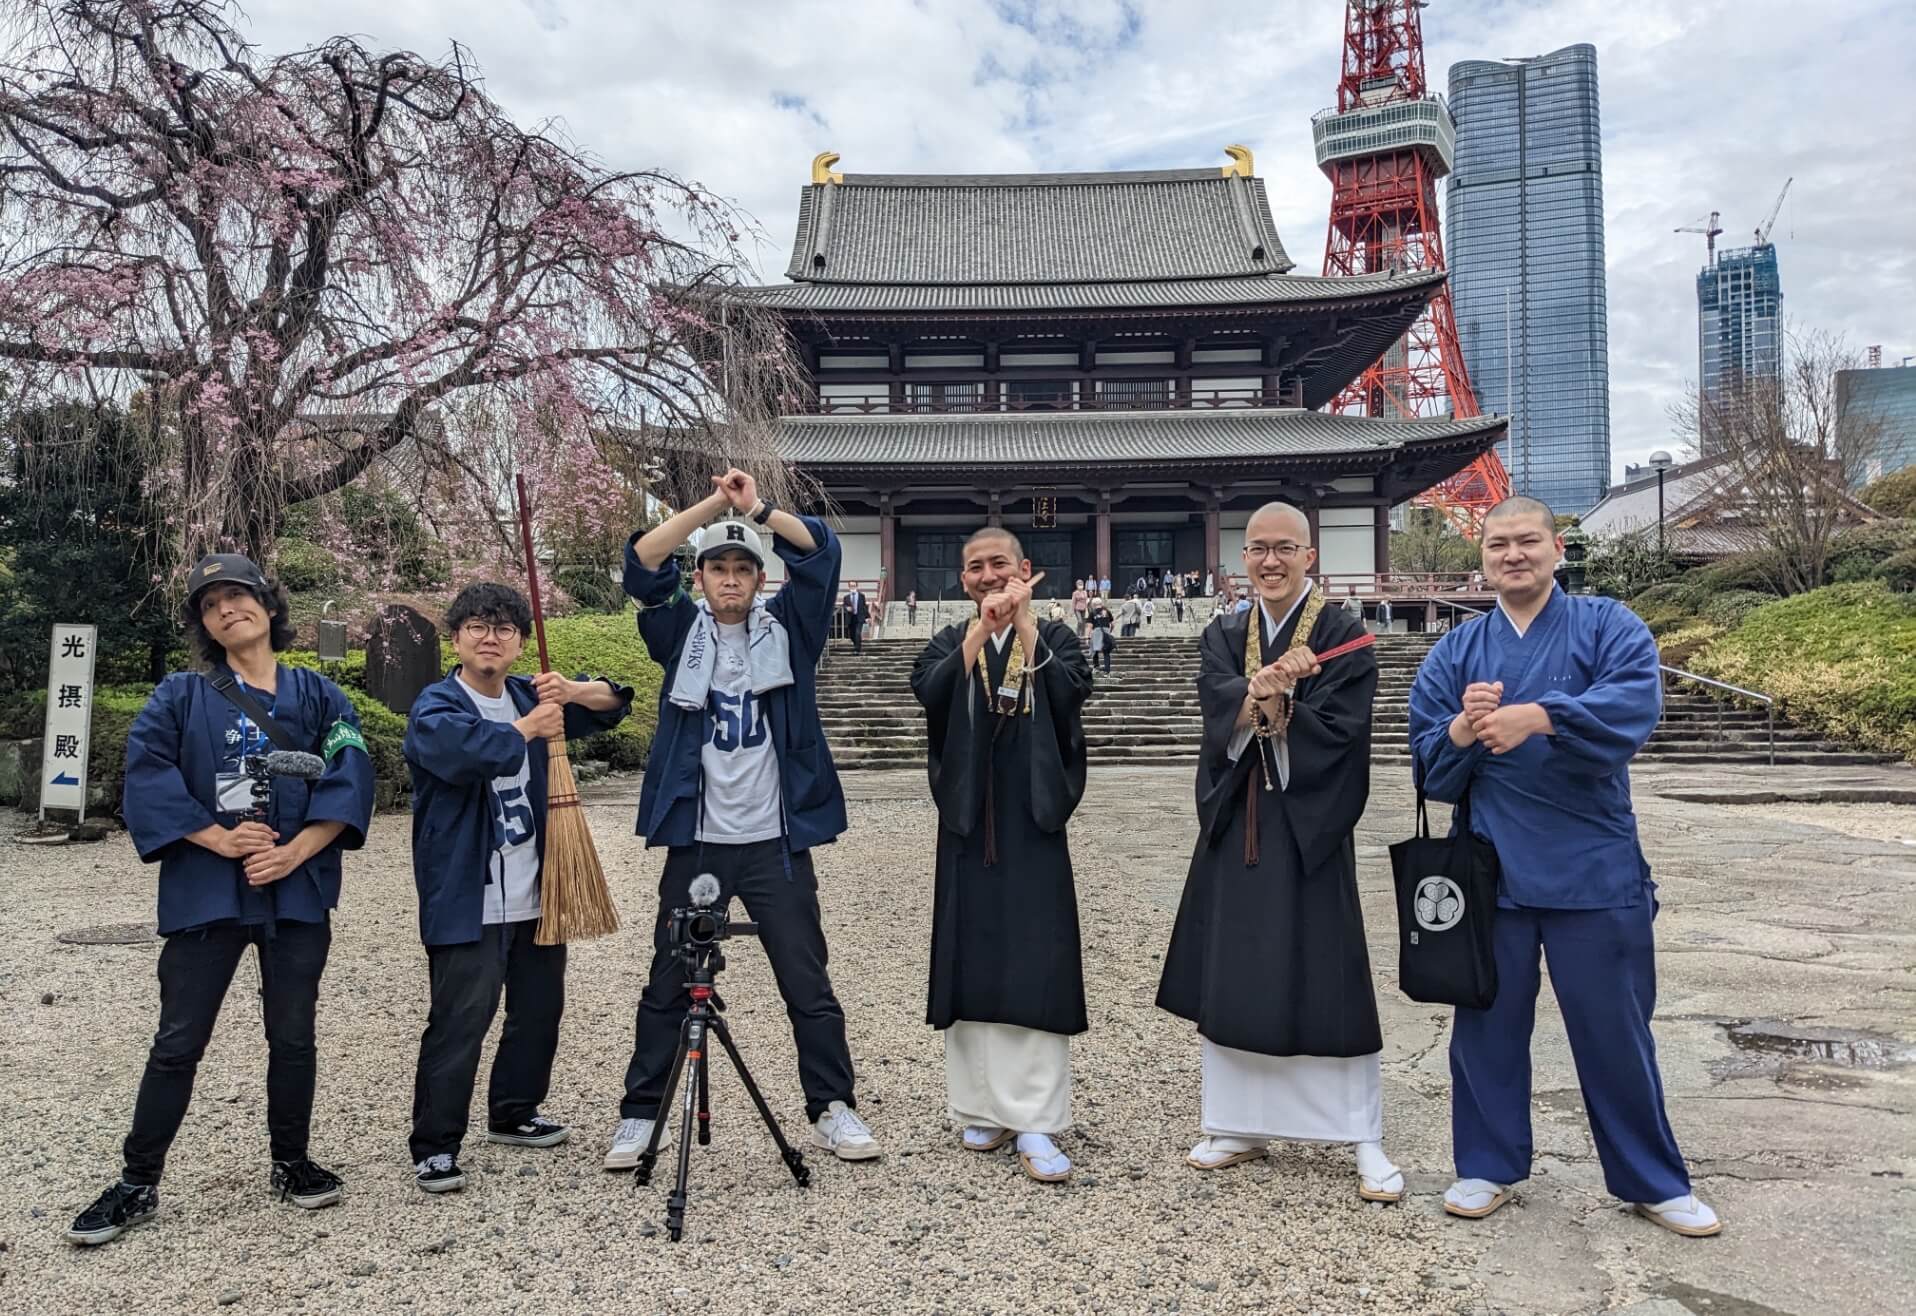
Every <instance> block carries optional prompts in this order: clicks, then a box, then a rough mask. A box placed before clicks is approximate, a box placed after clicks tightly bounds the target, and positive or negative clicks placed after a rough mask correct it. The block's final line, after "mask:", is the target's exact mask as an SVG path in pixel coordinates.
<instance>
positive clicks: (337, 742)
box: [319, 717, 371, 763]
mask: <svg viewBox="0 0 1916 1316" xmlns="http://www.w3.org/2000/svg"><path fill="white" fill-rule="evenodd" d="M349 745H350V746H351V747H352V748H354V749H356V750H358V751H359V752H360V753H361V754H365V755H367V756H368V757H371V751H370V750H368V749H367V748H366V740H365V737H363V736H361V735H360V734H359V728H358V727H356V726H354V725H353V724H352V723H351V722H348V721H347V720H346V719H345V718H343V717H342V718H341V719H339V721H337V722H335V723H333V727H332V730H330V731H328V732H327V733H326V740H325V742H324V743H323V744H321V745H320V747H319V748H320V753H321V754H322V755H323V756H324V757H325V759H326V761H327V762H328V763H331V762H332V761H333V755H335V754H337V753H339V751H340V750H342V749H345V748H346V747H347V746H349Z"/></svg>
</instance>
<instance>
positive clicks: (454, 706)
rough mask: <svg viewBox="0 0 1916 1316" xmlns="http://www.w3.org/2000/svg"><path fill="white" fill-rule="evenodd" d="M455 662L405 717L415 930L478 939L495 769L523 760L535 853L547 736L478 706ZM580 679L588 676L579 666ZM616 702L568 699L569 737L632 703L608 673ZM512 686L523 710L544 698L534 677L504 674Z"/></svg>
mask: <svg viewBox="0 0 1916 1316" xmlns="http://www.w3.org/2000/svg"><path fill="white" fill-rule="evenodd" d="M458 678H459V668H457V667H454V668H453V669H452V672H451V674H449V675H448V676H446V677H445V679H444V680H441V681H436V682H434V683H433V684H432V685H429V686H427V687H426V688H425V689H424V690H421V691H420V692H419V698H418V699H416V700H415V701H413V706H412V714H411V716H410V717H409V718H408V720H407V723H406V766H407V767H408V768H409V769H410V770H411V773H412V880H413V885H414V886H416V887H417V888H418V889H419V939H420V940H421V941H422V942H424V943H425V944H426V945H428V946H456V945H460V944H463V943H465V942H470V941H477V940H479V937H480V934H481V932H482V931H483V929H484V926H485V913H486V911H485V904H486V881H487V879H488V877H489V876H490V874H491V869H492V855H493V851H495V850H497V849H498V848H499V844H500V841H499V832H500V828H501V825H502V824H501V820H500V818H499V816H498V814H497V812H496V811H495V810H494V809H493V801H492V779H493V778H494V777H504V776H508V775H514V774H517V772H518V771H519V764H520V763H521V762H524V763H525V764H526V772H527V776H528V777H529V779H530V780H529V781H528V782H527V790H526V795H527V798H528V799H529V800H530V801H531V802H532V805H533V809H532V820H533V832H534V835H535V836H536V837H537V839H538V854H539V862H540V864H541V866H542V869H541V871H542V872H543V865H544V863H545V853H546V758H547V754H546V742H545V741H543V740H540V741H528V740H527V739H526V738H525V737H524V736H521V735H520V734H519V729H518V728H517V727H515V726H513V725H512V723H510V722H494V721H492V720H490V719H489V718H487V717H486V715H485V714H483V713H481V712H480V711H479V706H478V705H477V704H475V703H473V702H472V696H471V695H469V694H467V693H466V688H465V686H463V685H461V684H460V682H459V679H458ZM574 679H575V680H580V681H583V680H585V679H586V678H585V676H584V674H583V673H581V674H580V675H579V676H578V677H576V678H574ZM606 684H608V685H610V686H612V688H613V690H614V691H616V692H617V693H618V695H619V706H618V707H617V708H615V709H612V710H611V711H610V712H605V713H601V712H598V711H596V710H594V709H590V708H585V707H582V706H580V705H578V704H567V705H566V706H565V734H566V739H567V740H579V739H583V738H585V737H586V736H592V735H597V734H598V733H599V732H601V731H610V730H611V729H612V728H613V727H615V726H617V725H618V724H619V723H620V721H622V720H623V719H624V717H625V715H626V712H627V711H628V710H629V709H630V708H631V707H632V690H631V688H630V687H628V686H621V685H618V684H615V683H613V682H610V681H608V682H606ZM506 693H507V694H508V695H510V696H512V706H513V707H514V708H516V709H518V710H519V713H520V715H521V716H524V715H525V714H527V713H529V712H531V711H532V709H533V706H534V705H535V704H537V703H538V702H539V696H538V694H537V693H536V692H535V691H534V690H533V688H532V682H531V681H529V680H527V679H526V678H525V677H523V676H508V677H507V678H506Z"/></svg>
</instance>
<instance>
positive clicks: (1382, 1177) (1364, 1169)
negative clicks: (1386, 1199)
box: [1357, 1142, 1404, 1193]
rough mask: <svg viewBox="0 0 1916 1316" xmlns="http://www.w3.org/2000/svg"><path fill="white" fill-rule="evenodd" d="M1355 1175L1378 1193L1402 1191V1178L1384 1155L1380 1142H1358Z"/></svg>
mask: <svg viewBox="0 0 1916 1316" xmlns="http://www.w3.org/2000/svg"><path fill="white" fill-rule="evenodd" d="M1357 1174H1358V1177H1359V1178H1361V1179H1363V1180H1364V1182H1365V1183H1367V1184H1369V1185H1370V1186H1371V1187H1372V1188H1373V1189H1375V1190H1377V1191H1379V1192H1386V1193H1399V1192H1402V1191H1403V1190H1404V1176H1403V1172H1402V1171H1400V1170H1399V1169H1398V1168H1397V1167H1396V1166H1395V1165H1393V1164H1392V1163H1391V1159H1390V1157H1388V1156H1386V1155H1384V1144H1383V1143H1381V1142H1360V1143H1358V1144H1357Z"/></svg>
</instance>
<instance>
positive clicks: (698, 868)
mask: <svg viewBox="0 0 1916 1316" xmlns="http://www.w3.org/2000/svg"><path fill="white" fill-rule="evenodd" d="M712 484H713V488H714V492H713V493H712V495H711V496H710V497H708V498H706V499H704V500H703V501H702V502H699V503H697V504H695V505H693V506H691V507H688V508H686V509H685V510H684V511H683V512H680V513H679V514H678V515H677V516H674V517H672V518H670V519H669V520H667V521H665V522H663V523H661V524H659V525H657V526H655V527H653V528H652V529H651V530H648V531H646V532H645V533H644V534H643V535H635V536H634V537H633V539H632V542H631V543H630V544H628V545H627V546H626V550H625V592H626V593H627V594H630V595H631V596H632V597H633V598H634V599H635V600H637V602H638V605H639V634H640V636H641V637H642V638H643V639H644V640H645V646H646V649H647V650H648V651H649V652H650V653H651V655H652V660H653V661H654V662H656V663H658V664H659V666H660V668H661V669H663V671H664V672H665V674H666V676H665V680H664V681H662V682H661V686H660V691H659V719H658V730H657V732H656V733H655V735H654V736H653V739H652V753H651V757H650V759H649V761H648V763H647V766H646V773H645V781H644V784H643V785H642V786H641V787H640V790H639V821H638V831H639V834H640V835H642V836H644V837H645V841H646V845H647V846H661V845H662V846H665V847H667V851H666V860H665V872H664V874H663V876H662V877H661V878H660V880H659V914H658V918H657V919H656V921H655V923H654V926H653V947H654V952H655V953H654V955H653V958H652V971H651V974H650V976H649V978H648V980H647V982H646V985H645V991H644V993H643V994H642V995H641V996H640V998H639V1009H638V1019H637V1022H636V1024H635V1028H634V1032H635V1036H634V1039H633V1046H632V1062H631V1064H630V1065H629V1066H628V1067H627V1069H626V1075H625V1096H624V1099H623V1100H622V1101H621V1102H620V1103H619V1125H618V1128H617V1129H616V1130H615V1131H614V1132H613V1136H612V1148H611V1150H610V1152H608V1153H607V1155H606V1158H605V1166H606V1168H607V1169H608V1170H624V1169H631V1168H633V1167H634V1166H635V1165H636V1164H637V1163H638V1159H639V1155H640V1153H641V1151H642V1150H643V1149H644V1147H645V1146H646V1144H647V1142H648V1141H649V1140H650V1138H651V1136H652V1125H653V1122H654V1121H655V1120H656V1119H658V1118H659V1103H660V1100H661V1098H662V1097H663V1095H664V1091H665V1082H666V1078H667V1075H668V1071H669V1070H670V1069H671V1066H672V1057H673V1054H674V1052H675V1050H676V1048H677V1045H678V1033H679V1025H680V1023H681V1021H682V1020H683V1019H684V1017H685V1012H686V1008H687V1000H688V998H687V991H686V983H685V969H684V965H683V963H682V962H681V961H680V959H679V958H678V956H677V955H675V954H673V952H672V949H671V946H670V943H669V931H668V925H667V921H666V911H668V910H670V909H672V908H674V907H676V906H681V905H685V904H688V903H689V892H690V888H691V884H692V879H693V878H694V877H696V876H697V875H698V874H700V873H706V872H709V873H711V874H713V875H714V876H716V877H717V878H718V880H719V884H720V891H721V893H722V898H723V899H726V900H729V899H730V898H731V897H732V896H734V895H736V896H737V897H739V899H740V900H741V901H743V902H744V905H745V908H746V911H747V913H748V915H749V917H750V918H752V919H753V920H754V921H756V922H757V923H758V925H759V942H760V944H761V945H762V946H764V948H765V958H766V959H767V960H768V961H770V963H771V966H772V975H773V977H774V978H775V979H776V980H777V982H778V990H779V994H780V995H781V996H783V997H784V998H785V1007H786V1012H787V1013H788V1014H789V1015H790V1016H791V1021H792V1040H793V1041H794V1043H796V1045H797V1049H798V1073H799V1081H800V1084H801V1085H802V1086H803V1088H804V1091H805V1118H806V1119H808V1120H810V1121H811V1122H812V1135H813V1141H814V1143H815V1144H816V1145H818V1146H819V1147H822V1148H824V1149H825V1150H827V1151H830V1152H831V1153H833V1154H834V1155H835V1156H837V1157H838V1158H839V1159H840V1160H847V1161H862V1160H870V1159H871V1158H873V1157H875V1156H877V1155H878V1154H879V1151H878V1143H877V1142H876V1140H874V1139H873V1137H872V1134H871V1130H870V1129H869V1128H868V1127H867V1126H866V1125H865V1123H864V1121H863V1120H862V1119H860V1118H859V1115H858V1112H857V1110H856V1109H854V1107H855V1106H856V1105H857V1099H856V1097H855V1096H854V1094H853V1091H852V1057H851V1049H850V1048H849V1046H847V1044H846V1041H845V1013H844V1011H843V1010H842V1009H840V1008H839V1004H838V998H837V997H836V996H834V995H833V994H832V984H831V980H830V978H829V977H827V976H826V972H825V962H826V949H825V932H824V928H823V926H822V924H821V922H820V916H819V907H818V881H817V878H816V876H815V875H814V873H813V870H812V847H813V846H818V845H824V844H827V843H828V842H830V841H831V840H833V839H834V838H835V837H837V836H838V834H839V833H840V832H842V831H844V830H845V793H844V791H843V789H842V788H841V787H840V786H839V783H838V773H837V770H836V769H835V768H834V767H833V766H832V756H831V750H830V748H829V747H828V746H827V745H826V742H825V732H824V728H823V727H822V726H821V725H820V723H819V717H818V691H817V686H816V672H817V668H818V660H819V656H820V654H822V653H823V652H824V649H825V640H826V637H827V635H829V634H830V631H831V622H832V609H833V607H834V605H835V603H836V601H837V594H838V569H839V562H840V557H841V552H842V550H841V549H840V547H839V543H838V539H837V537H836V536H834V535H833V534H832V532H831V530H830V529H829V528H828V527H827V526H826V525H825V523H824V522H823V521H821V520H819V519H818V518H816V517H810V516H795V515H793V514H792V513H790V512H785V511H781V510H779V509H778V508H776V507H774V506H773V505H772V504H771V503H769V502H767V501H765V500H763V499H761V498H760V497H759V496H758V485H757V482H756V481H754V480H753V479H752V477H751V476H749V475H747V474H745V473H744V472H743V471H739V470H731V471H727V472H726V473H725V474H724V475H720V476H714V477H712ZM728 511H729V512H732V513H734V514H735V515H734V517H732V518H730V519H727V520H723V521H717V522H714V523H712V524H709V525H708V524H707V522H711V521H712V520H713V518H714V517H716V516H719V515H721V514H723V513H725V512H728ZM747 518H749V520H748V519H747ZM760 526H762V527H764V528H765V529H767V530H769V531H771V533H772V535H773V536H774V538H773V541H772V543H773V551H775V552H776V553H777V554H778V556H779V558H780V559H781V560H782V561H783V562H784V563H785V570H786V580H785V585H784V588H782V589H781V590H779V592H778V593H777V594H776V595H775V596H773V597H772V598H771V599H770V600H769V601H767V602H764V603H760V602H759V591H760V590H761V589H763V588H764V585H765V566H766V555H765V544H764V540H763V539H762V538H761V536H760V533H759V531H758V529H756V528H755V527H760ZM701 527H703V528H702V529H701ZM695 535H696V538H694V536H695ZM688 539H692V540H693V541H694V543H695V545H696V549H697V554H698V559H697V570H696V571H695V572H694V574H693V582H694V584H695V585H696V587H697V589H698V591H699V593H701V594H702V595H703V596H704V598H703V600H702V601H701V602H697V603H695V602H693V600H692V598H691V596H690V595H688V594H687V593H686V592H685V589H684V587H683V586H682V584H681V583H680V580H679V568H678V564H677V563H676V562H674V561H673V559H672V555H673V553H674V551H675V550H677V548H678V547H679V545H681V544H683V543H685V542H686V541H687V540H688ZM660 1145H661V1146H663V1145H664V1143H663V1141H661V1144H660Z"/></svg>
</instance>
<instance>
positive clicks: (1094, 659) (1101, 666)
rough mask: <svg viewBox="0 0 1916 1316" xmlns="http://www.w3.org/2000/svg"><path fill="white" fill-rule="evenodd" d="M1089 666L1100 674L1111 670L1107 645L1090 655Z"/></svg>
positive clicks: (1109, 647) (1109, 648) (1109, 649)
mask: <svg viewBox="0 0 1916 1316" xmlns="http://www.w3.org/2000/svg"><path fill="white" fill-rule="evenodd" d="M1091 666H1092V667H1093V668H1095V669H1096V670H1098V671H1101V672H1109V671H1110V670H1111V646H1110V645H1109V644H1107V645H1105V646H1104V648H1102V649H1100V650H1098V651H1097V652H1096V653H1094V654H1092V655H1091Z"/></svg>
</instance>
